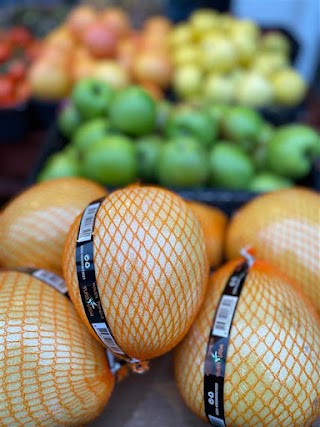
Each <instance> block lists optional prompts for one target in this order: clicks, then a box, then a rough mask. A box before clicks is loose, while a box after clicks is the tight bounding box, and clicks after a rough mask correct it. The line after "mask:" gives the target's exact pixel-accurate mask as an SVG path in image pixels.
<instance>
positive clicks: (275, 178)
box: [249, 172, 294, 192]
mask: <svg viewBox="0 0 320 427" xmlns="http://www.w3.org/2000/svg"><path fill="white" fill-rule="evenodd" d="M293 185H294V184H293V182H292V181H291V180H290V179H288V178H284V177H283V176H279V175H276V174H273V173H271V172H260V173H259V174H257V175H255V176H254V177H253V178H252V180H251V182H250V185H249V190H251V191H259V192H264V191H275V190H282V189H284V188H289V187H292V186H293Z"/></svg>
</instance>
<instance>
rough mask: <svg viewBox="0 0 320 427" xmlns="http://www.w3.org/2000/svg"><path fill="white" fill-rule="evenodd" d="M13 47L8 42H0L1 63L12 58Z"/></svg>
mask: <svg viewBox="0 0 320 427" xmlns="http://www.w3.org/2000/svg"><path fill="white" fill-rule="evenodd" d="M11 52H12V49H11V46H10V43H9V42H8V41H6V40H4V41H2V42H0V63H1V62H5V61H6V60H7V59H8V58H9V57H10V56H11Z"/></svg>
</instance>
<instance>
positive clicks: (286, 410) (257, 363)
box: [174, 259, 320, 427]
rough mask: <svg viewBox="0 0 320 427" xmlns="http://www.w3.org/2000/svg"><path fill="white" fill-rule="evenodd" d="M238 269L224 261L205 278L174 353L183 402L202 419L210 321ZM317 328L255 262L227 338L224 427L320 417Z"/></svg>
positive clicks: (278, 426)
mask: <svg viewBox="0 0 320 427" xmlns="http://www.w3.org/2000/svg"><path fill="white" fill-rule="evenodd" d="M241 262H243V261H242V260H239V259H236V260H232V261H229V262H228V263H227V264H225V265H223V266H222V267H221V268H220V269H219V270H217V272H216V273H215V274H213V275H212V276H211V278H210V279H209V285H208V291H207V294H206V296H205V300H204V303H203V305H202V307H201V309H200V312H199V314H198V315H197V317H196V320H195V322H194V323H193V325H192V327H191V329H190V330H189V332H188V334H187V336H186V338H185V339H184V340H183V341H182V343H181V344H180V345H179V346H178V347H177V348H176V349H175V353H174V368H175V376H176V381H177V384H178V387H179V390H180V392H181V394H182V397H183V399H184V400H185V402H186V403H187V405H188V406H189V407H190V409H192V410H193V411H194V412H195V413H196V414H197V415H198V416H200V417H201V418H203V419H206V414H205V406H204V405H205V404H204V361H205V355H206V351H207V345H208V340H209V336H210V332H211V328H212V326H213V319H214V314H215V311H216V309H217V306H218V302H219V299H220V296H221V294H222V292H223V289H224V287H225V285H226V282H227V280H228V279H229V277H230V276H231V274H232V273H233V271H234V270H235V267H236V266H238V265H239V264H240V263H241ZM319 321H320V319H319V317H318V315H317V313H316V311H315V310H314V309H313V307H312V306H311V305H310V303H309V302H308V300H307V299H305V298H304V296H303V295H302V293H300V292H299V291H298V290H296V289H295V288H294V287H293V286H291V284H290V282H289V281H288V280H287V279H286V277H285V276H284V275H283V274H282V273H279V272H278V271H277V270H276V269H275V268H274V267H273V266H272V265H271V264H267V263H266V262H264V261H259V260H256V261H255V262H254V264H253V265H252V266H251V268H250V270H249V272H248V275H247V277H246V280H245V282H244V285H243V288H242V292H241V295H240V297H239V300H238V305H237V308H236V311H235V315H234V318H233V323H232V326H231V332H230V336H229V345H228V349H227V356H226V365H225V366H226V370H225V378H224V391H223V405H224V413H225V420H226V426H227V427H231V426H232V427H243V426H260V427H285V426H287V427H289V426H290V427H291V426H299V427H307V426H309V427H310V426H311V424H312V422H313V421H314V420H315V419H316V418H317V416H319V415H320V400H319V392H320V389H319V385H320V371H319V360H320V328H319Z"/></svg>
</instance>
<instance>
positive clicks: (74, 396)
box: [0, 271, 115, 427]
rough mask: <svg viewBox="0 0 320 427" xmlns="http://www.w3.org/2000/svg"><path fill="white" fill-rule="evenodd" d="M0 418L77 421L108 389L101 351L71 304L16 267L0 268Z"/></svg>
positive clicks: (51, 426) (89, 414)
mask: <svg viewBox="0 0 320 427" xmlns="http://www.w3.org/2000/svg"><path fill="white" fill-rule="evenodd" d="M0 296H1V306H0V325H1V326H0V353H1V357H0V381H1V391H0V424H1V426H4V427H12V426H27V425H30V426H31V425H32V426H40V425H41V426H43V427H55V426H62V425H63V426H79V425H81V424H82V423H88V422H90V421H92V420H93V419H94V418H95V417H96V416H98V415H99V414H100V413H101V412H102V410H103V408H104V407H105V405H106V403H107V402H108V400H109V398H110V395H111V393H112V390H113V387H114V382H115V380H114V376H113V375H112V374H111V372H110V369H109V366H108V362H107V358H106V354H105V350H104V348H103V347H102V346H100V345H99V344H98V343H97V342H96V341H95V340H94V339H93V338H92V337H91V335H90V334H89V333H88V331H87V329H86V328H85V327H84V326H83V325H82V322H81V320H80V318H79V317H78V314H77V312H76V310H75V309H74V307H73V305H72V303H71V302H70V301H69V300H68V298H66V297H65V296H64V295H62V294H60V293H59V292H58V291H56V290H55V289H53V288H51V287H50V286H49V285H47V284H45V283H43V282H42V281H40V280H38V279H36V278H34V277H32V276H31V275H29V274H26V273H21V272H13V271H11V272H10V271H6V272H0Z"/></svg>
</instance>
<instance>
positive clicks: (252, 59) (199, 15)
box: [169, 9, 306, 107]
mask: <svg viewBox="0 0 320 427" xmlns="http://www.w3.org/2000/svg"><path fill="white" fill-rule="evenodd" d="M169 44H170V56H171V59H172V62H173V66H174V75H173V82H172V86H173V89H174V92H175V93H176V95H177V96H178V97H179V98H182V99H186V100H190V99H191V100H196V101H199V100H209V101H214V102H223V103H233V102H235V103H239V104H242V105H248V106H251V107H263V106H270V105H280V106H293V105H297V104H299V103H300V102H301V101H302V100H303V98H304V96H305V92H306V84H305V82H304V80H303V79H302V77H301V76H300V75H299V74H298V73H297V72H296V71H295V70H294V69H293V68H292V67H291V66H290V42H289V40H288V38H287V37H286V36H285V35H284V34H283V33H280V32H277V31H269V32H265V33H263V32H262V31H261V29H260V28H259V27H258V26H257V25H256V24H255V23H254V22H253V21H250V20H240V19H236V18H235V17H233V16H231V15H229V14H219V12H217V11H214V10H211V9H198V10H196V11H195V12H193V13H192V14H191V15H190V17H189V19H188V20H187V21H185V22H182V23H180V24H178V25H176V26H175V27H174V28H173V30H172V31H171V33H170V39H169Z"/></svg>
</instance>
